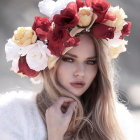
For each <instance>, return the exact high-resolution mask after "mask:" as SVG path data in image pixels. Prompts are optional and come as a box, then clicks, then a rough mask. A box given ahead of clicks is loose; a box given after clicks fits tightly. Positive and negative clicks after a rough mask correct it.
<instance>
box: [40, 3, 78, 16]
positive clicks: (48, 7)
mask: <svg viewBox="0 0 140 140" xmlns="http://www.w3.org/2000/svg"><path fill="white" fill-rule="evenodd" d="M72 1H74V2H75V1H76V0H57V1H56V2H55V1H54V0H43V1H41V2H39V4H38V7H39V10H40V12H41V13H42V14H44V15H46V16H47V17H48V18H50V19H52V18H53V16H54V15H55V14H59V13H60V11H61V10H63V9H64V8H66V6H67V4H68V3H69V2H72Z"/></svg>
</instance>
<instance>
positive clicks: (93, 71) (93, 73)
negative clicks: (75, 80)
mask: <svg viewBox="0 0 140 140" xmlns="http://www.w3.org/2000/svg"><path fill="white" fill-rule="evenodd" d="M97 71H98V67H97V65H95V66H94V67H93V68H89V70H88V71H87V75H88V79H89V82H92V81H93V79H94V78H95V76H96V74H97Z"/></svg>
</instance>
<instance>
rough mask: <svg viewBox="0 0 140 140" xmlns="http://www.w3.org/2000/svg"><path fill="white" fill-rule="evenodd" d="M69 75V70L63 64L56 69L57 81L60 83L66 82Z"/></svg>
mask: <svg viewBox="0 0 140 140" xmlns="http://www.w3.org/2000/svg"><path fill="white" fill-rule="evenodd" d="M69 74H70V68H69V67H68V66H67V65H65V64H63V63H62V64H60V65H59V67H58V68H57V79H58V81H59V82H60V83H64V82H65V81H67V80H68V76H69Z"/></svg>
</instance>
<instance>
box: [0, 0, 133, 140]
mask: <svg viewBox="0 0 140 140" xmlns="http://www.w3.org/2000/svg"><path fill="white" fill-rule="evenodd" d="M99 6H100V7H101V8H99ZM39 7H40V11H43V13H45V14H46V13H47V17H49V18H50V19H53V20H50V19H49V18H46V17H43V18H41V17H36V18H35V22H34V24H33V26H32V29H31V28H24V27H21V28H18V30H17V31H15V32H14V36H13V37H12V39H9V40H8V43H7V44H6V48H5V50H6V55H7V60H8V61H10V60H12V68H11V69H12V70H13V71H14V72H16V73H18V74H20V75H26V76H28V77H37V76H38V75H40V76H42V78H43V85H44V86H43V89H42V91H41V92H40V93H38V94H32V93H31V94H30V93H28V92H27V93H25V92H23V93H21V94H20V92H19V93H13V94H11V93H10V94H5V95H3V96H2V97H1V99H0V100H1V104H0V108H1V110H0V120H1V125H0V139H2V140H9V139H10V140H19V139H23V140H27V139H28V140H46V139H48V140H125V139H126V140H131V139H133V140H134V137H132V136H133V132H132V130H133V129H132V126H133V124H132V123H131V121H132V119H131V115H130V113H129V111H128V110H127V108H126V107H125V106H123V105H122V104H120V103H119V102H118V101H117V94H116V91H117V90H116V89H115V85H116V79H115V78H116V77H115V76H114V75H115V73H114V69H113V61H112V58H116V57H117V56H118V55H119V54H120V53H121V52H123V51H125V46H124V45H125V43H126V42H125V40H124V39H123V37H124V36H125V35H128V34H129V33H130V26H131V23H130V22H125V20H124V19H125V14H124V13H123V11H122V9H121V10H120V9H119V7H116V8H114V9H113V7H110V4H109V3H108V2H107V1H106V0H101V1H98V0H97V1H92V0H91V1H90V0H86V1H85V2H83V1H81V0H77V1H74V0H69V1H64V0H63V1H57V2H54V1H51V0H49V1H47V2H46V1H42V2H40V3H39ZM50 7H51V8H52V9H50ZM48 9H49V10H50V11H48ZM118 12H119V14H118ZM117 14H118V15H121V14H122V15H121V17H120V16H118V15H117ZM121 18H122V19H121ZM118 21H119V25H118V24H117V22H118ZM120 24H121V25H120ZM113 42H115V43H114V44H113ZM110 44H111V45H110ZM113 45H114V46H113Z"/></svg>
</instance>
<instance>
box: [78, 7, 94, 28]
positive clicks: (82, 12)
mask: <svg viewBox="0 0 140 140" xmlns="http://www.w3.org/2000/svg"><path fill="white" fill-rule="evenodd" d="M78 17H79V23H78V25H79V26H80V27H87V26H89V25H90V23H91V22H92V20H93V12H92V9H91V8H90V7H82V8H80V9H79V12H78Z"/></svg>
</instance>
